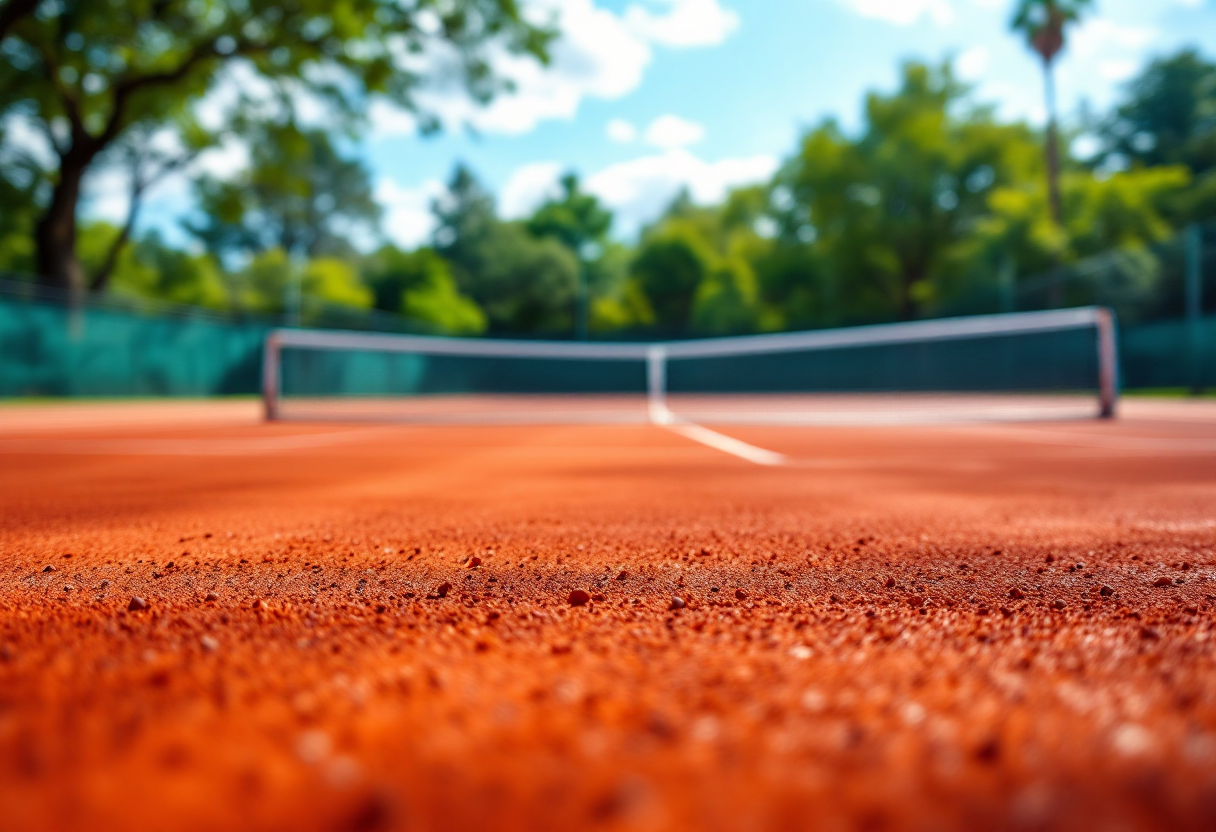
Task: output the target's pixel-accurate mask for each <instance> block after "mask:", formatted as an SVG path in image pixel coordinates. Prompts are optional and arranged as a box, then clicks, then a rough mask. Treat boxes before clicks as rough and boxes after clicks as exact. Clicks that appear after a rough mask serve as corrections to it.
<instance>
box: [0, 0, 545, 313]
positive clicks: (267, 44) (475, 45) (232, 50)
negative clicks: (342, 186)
mask: <svg viewBox="0 0 1216 832" xmlns="http://www.w3.org/2000/svg"><path fill="white" fill-rule="evenodd" d="M5 8H6V11H7V5H6V7H5ZM432 24H434V25H432ZM5 26H6V27H8V28H7V32H6V36H5V37H4V40H3V41H2V42H0V54H2V55H3V60H0V117H3V116H7V115H9V114H11V113H14V112H21V113H23V114H27V115H29V116H30V117H31V118H32V119H34V120H35V121H37V122H39V123H40V124H41V126H43V127H44V128H45V129H46V132H47V133H48V134H53V135H54V136H56V139H55V145H56V147H55V152H56V159H57V168H56V170H54V171H51V172H50V173H51V177H50V179H51V181H52V182H53V194H52V197H51V199H50V200H49V202H48V203H47V205H46V209H45V212H44V214H43V216H42V218H41V220H40V222H39V225H38V229H37V233H36V240H37V244H38V248H39V257H38V261H39V262H38V266H39V269H40V271H41V273H42V276H43V278H44V279H46V280H48V281H49V282H51V283H58V284H62V285H69V286H72V287H75V288H77V289H79V288H82V286H83V280H84V279H83V275H82V273H81V271H80V269H79V265H78V262H77V259H76V256H75V241H76V233H75V232H76V229H75V215H76V210H77V204H78V202H79V198H80V185H81V181H82V179H83V177H84V175H85V173H86V172H87V171H88V170H89V169H90V168H91V167H92V166H93V165H94V164H95V163H96V162H97V160H98V158H99V156H100V155H101V154H102V153H104V152H105V151H106V150H107V149H108V148H110V147H111V146H112V145H114V144H115V142H117V141H118V140H119V139H121V138H122V137H123V136H124V135H125V134H127V133H128V131H130V130H131V129H132V128H133V127H136V126H141V125H142V126H148V125H160V124H167V123H171V122H173V121H175V120H178V119H183V118H186V116H187V114H188V113H190V112H191V111H192V109H193V107H194V106H195V105H197V104H198V102H199V101H201V99H202V98H203V97H204V96H205V95H206V94H207V93H208V92H209V91H211V90H212V89H213V88H214V87H215V85H216V84H217V82H218V81H219V80H220V79H221V77H222V76H223V71H224V70H226V69H228V68H230V67H233V66H236V65H240V66H241V67H242V68H244V69H245V70H247V71H250V72H252V73H253V74H255V75H257V76H259V77H260V78H262V79H264V80H266V81H268V82H269V83H271V84H272V85H273V86H274V87H275V88H276V90H277V91H278V93H279V100H280V102H281V103H283V104H284V105H286V106H288V107H290V106H291V104H292V102H293V100H295V99H296V98H298V97H299V96H300V94H302V93H307V94H308V95H310V96H311V97H312V98H313V99H314V100H319V101H320V102H322V103H323V105H324V106H325V107H326V109H327V110H328V111H330V112H333V113H337V114H339V115H343V116H345V117H347V118H350V117H354V116H357V115H359V114H360V113H361V112H362V111H363V110H364V108H365V107H366V106H367V104H368V103H369V101H370V100H372V99H373V98H375V97H382V98H387V99H390V100H392V101H395V102H396V103H397V104H399V105H401V106H403V107H406V108H409V109H415V110H416V109H417V106H416V100H415V91H416V89H417V87H418V85H419V82H420V81H421V80H422V78H421V77H420V76H419V75H418V74H417V73H416V72H415V71H413V70H412V69H411V68H410V67H409V66H407V65H405V64H404V63H403V62H402V60H401V58H400V56H401V55H403V54H418V53H419V52H421V51H422V50H424V49H425V48H427V47H428V46H433V45H435V44H437V43H443V44H444V45H445V46H446V47H448V48H447V52H448V53H449V54H450V55H451V56H452V57H453V58H454V59H455V61H456V72H455V77H456V78H457V79H458V81H459V82H460V83H462V84H463V85H464V86H465V87H467V88H468V89H469V90H470V91H471V92H472V94H473V95H474V96H475V97H477V98H479V99H482V100H485V99H488V98H490V97H491V96H492V95H494V94H495V93H496V92H497V91H499V90H501V89H503V87H504V82H503V81H502V79H500V78H498V77H497V76H496V75H495V74H494V73H493V72H492V71H491V69H490V64H489V56H490V55H491V54H492V53H497V52H500V51H506V52H508V53H515V54H521V53H522V54H531V55H534V56H536V57H538V58H540V59H545V58H546V51H545V50H546V46H547V43H548V41H549V39H550V38H551V33H550V32H548V31H547V30H545V29H543V28H539V27H536V26H534V25H531V24H530V23H528V22H527V21H526V20H525V19H524V18H523V16H522V15H521V13H520V9H519V7H518V5H517V3H516V2H515V0H418V2H411V3H388V2H383V0H241V2H225V0H58V2H56V3H43V4H42V5H41V6H40V7H39V9H38V12H37V13H35V14H27V15H25V16H19V17H18V18H16V19H14V20H13V21H11V25H10V22H9V21H6V22H5ZM449 68H450V67H449ZM422 119H423V124H424V127H425V126H433V125H434V120H433V119H432V118H430V117H429V116H427V115H426V114H425V113H424V114H422ZM52 125H59V126H60V127H62V128H64V129H58V128H57V129H55V130H52V129H51V127H52ZM151 132H153V131H149V133H151Z"/></svg>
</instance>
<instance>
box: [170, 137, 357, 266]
mask: <svg viewBox="0 0 1216 832" xmlns="http://www.w3.org/2000/svg"><path fill="white" fill-rule="evenodd" d="M244 132H245V135H246V137H247V138H248V140H249V143H250V148H251V159H250V164H249V167H248V169H246V170H245V171H243V172H241V173H240V174H239V175H238V176H236V177H233V178H230V179H218V178H216V177H212V176H204V177H202V178H200V179H198V180H197V181H196V182H195V196H196V198H197V202H198V207H199V212H200V213H201V215H202V219H201V221H196V222H188V223H187V229H188V230H189V231H190V232H191V233H192V234H194V235H195V236H196V237H197V238H198V239H199V240H200V241H201V242H202V243H203V244H204V245H206V246H207V248H208V249H209V250H211V251H214V252H216V253H218V254H221V255H224V254H233V253H242V254H248V253H255V252H261V251H267V250H269V249H272V248H279V249H282V250H283V251H285V252H287V253H288V254H290V255H292V256H294V257H319V256H322V255H347V256H349V255H350V254H351V253H352V252H353V249H352V247H351V244H350V237H351V235H352V234H353V233H360V232H362V233H363V234H365V235H369V234H370V233H371V230H372V229H373V228H374V227H375V223H376V222H377V221H378V220H379V218H380V207H379V205H377V204H376V201H375V199H374V198H373V196H372V188H371V182H370V176H369V174H368V171H367V168H366V167H365V166H364V165H363V163H362V162H359V161H357V160H354V159H347V158H344V157H343V156H341V155H340V154H339V153H338V151H337V150H336V148H335V147H334V145H333V142H332V141H331V140H330V137H329V136H328V135H327V134H326V133H325V132H323V131H321V130H301V129H300V128H299V127H297V126H296V125H295V124H293V123H290V122H287V123H274V122H272V123H262V124H257V125H254V126H252V127H250V128H249V129H247V130H246V131H244Z"/></svg>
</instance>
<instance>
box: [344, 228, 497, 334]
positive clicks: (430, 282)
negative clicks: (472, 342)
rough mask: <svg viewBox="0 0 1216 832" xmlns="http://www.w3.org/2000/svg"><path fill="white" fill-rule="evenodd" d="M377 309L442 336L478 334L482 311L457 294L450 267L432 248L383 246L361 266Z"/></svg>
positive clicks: (482, 328)
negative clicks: (405, 248) (416, 323)
mask: <svg viewBox="0 0 1216 832" xmlns="http://www.w3.org/2000/svg"><path fill="white" fill-rule="evenodd" d="M364 276H365V280H366V282H367V284H368V286H369V287H370V288H371V290H372V293H373V295H374V297H375V305H376V308H377V309H382V310H384V311H386V312H394V313H397V314H400V315H404V316H406V317H407V318H411V319H413V320H415V321H421V322H423V323H426V324H430V325H431V326H432V327H434V328H435V329H436V330H437V331H439V332H441V333H443V334H445V335H480V334H481V333H482V332H484V331H485V329H486V316H485V313H483V312H482V311H481V309H480V308H479V307H478V306H477V304H476V303H474V302H473V301H472V300H470V299H469V298H467V297H465V296H464V295H462V294H460V291H459V290H458V289H457V288H456V280H455V278H453V277H452V269H451V266H449V265H448V262H447V261H446V260H444V259H443V258H442V257H440V256H439V254H438V253H437V252H436V251H435V250H434V249H432V248H420V249H418V250H416V251H401V250H400V249H398V248H396V247H395V246H391V245H390V246H384V247H383V248H381V249H380V250H379V251H378V252H376V253H375V254H374V255H373V256H372V257H371V258H370V259H369V262H368V264H367V265H366V267H365V269H364Z"/></svg>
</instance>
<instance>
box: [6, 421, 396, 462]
mask: <svg viewBox="0 0 1216 832" xmlns="http://www.w3.org/2000/svg"><path fill="white" fill-rule="evenodd" d="M385 430H387V429H386V428H359V429H356V430H341V431H328V432H324V433H303V434H291V435H288V436H249V437H232V438H228V439H214V438H211V439H208V438H201V439H138V438H132V439H43V438H41V437H26V438H15V437H14V438H10V437H0V454H69V455H103V456H106V455H117V456H255V455H259V454H273V453H279V452H282V451H298V450H306V449H310V448H325V447H330V446H334V445H345V444H349V443H351V442H358V441H360V440H362V439H366V438H368V437H370V436H374V435H375V434H377V433H383V432H384V431H385Z"/></svg>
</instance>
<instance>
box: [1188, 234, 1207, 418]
mask: <svg viewBox="0 0 1216 832" xmlns="http://www.w3.org/2000/svg"><path fill="white" fill-rule="evenodd" d="M1186 331H1187V359H1188V360H1187V363H1188V364H1189V367H1188V368H1187V369H1188V370H1189V375H1190V377H1191V394H1192V395H1195V396H1198V395H1199V394H1200V393H1202V392H1203V370H1204V367H1203V232H1202V230H1201V229H1200V227H1199V225H1198V224H1194V225H1191V226H1189V227H1188V228H1187V230H1186Z"/></svg>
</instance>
